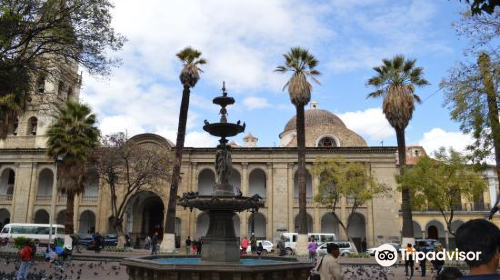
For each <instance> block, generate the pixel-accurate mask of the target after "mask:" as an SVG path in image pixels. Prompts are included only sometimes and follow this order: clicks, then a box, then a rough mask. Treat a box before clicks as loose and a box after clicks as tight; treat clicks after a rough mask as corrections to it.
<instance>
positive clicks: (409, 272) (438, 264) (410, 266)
mask: <svg viewBox="0 0 500 280" xmlns="http://www.w3.org/2000/svg"><path fill="white" fill-rule="evenodd" d="M442 251H443V245H441V244H436V245H435V246H434V252H436V253H438V252H442ZM406 252H407V255H408V258H407V259H406V260H405V276H406V277H408V278H409V279H411V278H412V277H413V272H414V270H415V261H414V258H413V257H414V254H415V253H416V252H422V253H424V254H427V253H428V252H429V249H428V247H427V246H425V245H422V246H412V245H411V244H409V243H408V244H407V246H406ZM431 263H432V269H433V270H435V271H436V273H437V274H438V275H439V273H440V272H441V270H442V269H443V266H444V264H445V263H444V260H433V261H431ZM418 265H419V269H420V275H421V276H422V277H425V274H426V270H427V267H426V266H427V260H426V259H425V258H424V259H422V260H420V262H419V263H418Z"/></svg>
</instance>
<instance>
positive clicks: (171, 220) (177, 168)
mask: <svg viewBox="0 0 500 280" xmlns="http://www.w3.org/2000/svg"><path fill="white" fill-rule="evenodd" d="M189 94H190V90H189V85H184V90H183V91H182V101H181V110H180V112H179V127H178V128H177V141H176V142H175V161H174V168H173V170H172V184H171V185H170V194H169V197H168V205H167V219H166V221H165V233H170V234H174V233H175V209H176V207H177V190H178V189H179V181H180V175H181V163H182V149H183V148H184V140H185V138H186V123H187V116H188V109H189Z"/></svg>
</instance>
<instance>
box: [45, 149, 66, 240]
mask: <svg viewBox="0 0 500 280" xmlns="http://www.w3.org/2000/svg"><path fill="white" fill-rule="evenodd" d="M62 162H63V156H62V155H57V156H56V157H55V159H54V165H55V174H54V185H55V186H56V187H55V188H53V190H52V195H53V196H54V197H55V198H56V199H57V164H58V163H62ZM56 199H52V203H51V204H50V215H49V243H48V246H50V242H52V231H53V229H52V224H53V223H54V212H55V208H56Z"/></svg>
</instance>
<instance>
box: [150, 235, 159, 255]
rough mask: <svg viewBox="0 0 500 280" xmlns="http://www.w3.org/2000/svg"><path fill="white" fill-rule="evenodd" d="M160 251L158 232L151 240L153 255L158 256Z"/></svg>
mask: <svg viewBox="0 0 500 280" xmlns="http://www.w3.org/2000/svg"><path fill="white" fill-rule="evenodd" d="M157 249H158V232H155V233H154V234H153V238H152V239H151V255H156V250H157Z"/></svg>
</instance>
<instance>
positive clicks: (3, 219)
mask: <svg viewBox="0 0 500 280" xmlns="http://www.w3.org/2000/svg"><path fill="white" fill-rule="evenodd" d="M8 223H10V212H9V210H7V209H5V208H2V209H0V228H3V226H5V225H6V224H8Z"/></svg>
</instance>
